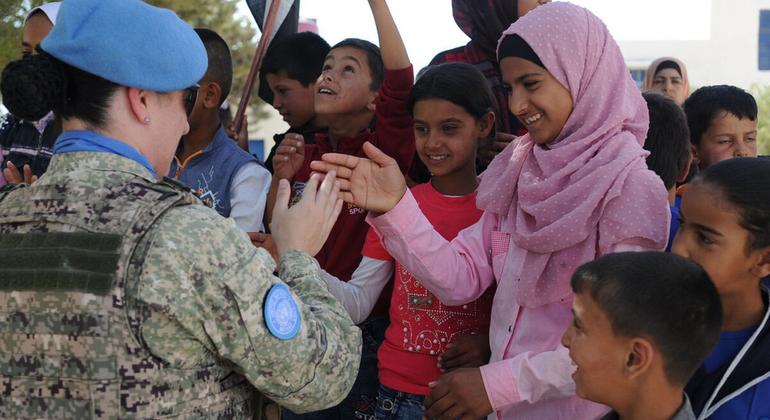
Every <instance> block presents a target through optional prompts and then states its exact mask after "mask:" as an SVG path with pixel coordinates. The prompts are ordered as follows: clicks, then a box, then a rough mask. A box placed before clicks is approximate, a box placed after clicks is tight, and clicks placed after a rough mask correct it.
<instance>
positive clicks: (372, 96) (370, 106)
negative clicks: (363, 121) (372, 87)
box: [366, 91, 380, 112]
mask: <svg viewBox="0 0 770 420" xmlns="http://www.w3.org/2000/svg"><path fill="white" fill-rule="evenodd" d="M369 95H370V96H369V103H367V104H366V110H367V111H370V112H374V111H375V110H376V109H377V104H375V103H374V102H375V101H376V100H377V97H378V96H380V92H379V91H374V92H370V93H369Z"/></svg>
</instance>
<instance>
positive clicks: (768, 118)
mask: <svg viewBox="0 0 770 420" xmlns="http://www.w3.org/2000/svg"><path fill="white" fill-rule="evenodd" d="M751 94H752V95H754V99H756V100H757V107H758V108H759V114H758V115H757V120H758V121H757V149H758V152H759V154H760V155H770V86H768V85H761V86H760V85H756V84H755V85H752V86H751Z"/></svg>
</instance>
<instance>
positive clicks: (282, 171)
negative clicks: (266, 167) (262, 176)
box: [273, 133, 305, 179]
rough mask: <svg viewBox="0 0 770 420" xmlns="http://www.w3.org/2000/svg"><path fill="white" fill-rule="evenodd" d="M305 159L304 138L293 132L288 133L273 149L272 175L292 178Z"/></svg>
mask: <svg viewBox="0 0 770 420" xmlns="http://www.w3.org/2000/svg"><path fill="white" fill-rule="evenodd" d="M304 161H305V139H304V138H303V137H302V136H301V135H299V134H295V133H288V134H286V136H285V137H284V138H283V141H282V142H281V144H279V145H278V148H276V149H275V155H274V156H273V177H274V178H276V179H292V178H294V175H296V174H297V172H298V171H299V170H300V168H302V163H303V162H304Z"/></svg>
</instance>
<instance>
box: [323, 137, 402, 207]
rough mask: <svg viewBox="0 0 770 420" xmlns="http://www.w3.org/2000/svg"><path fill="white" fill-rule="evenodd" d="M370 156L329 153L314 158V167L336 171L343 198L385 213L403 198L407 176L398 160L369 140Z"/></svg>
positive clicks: (329, 171) (327, 171) (365, 147)
mask: <svg viewBox="0 0 770 420" xmlns="http://www.w3.org/2000/svg"><path fill="white" fill-rule="evenodd" d="M364 153H365V154H366V156H367V157H368V158H369V159H366V158H359V157H355V156H350V155H343V154H339V153H326V154H324V155H323V156H322V157H321V159H323V160H322V161H313V162H311V163H310V168H311V169H313V170H314V171H318V172H323V173H331V171H334V172H336V174H337V178H339V180H340V191H341V192H342V199H343V200H345V201H346V202H348V203H351V204H354V205H356V206H358V207H361V208H364V209H366V210H371V211H375V212H379V213H385V212H387V211H389V210H390V209H392V208H393V207H395V206H396V204H398V202H399V201H401V198H402V197H403V196H404V193H405V192H406V180H405V179H404V175H403V174H402V173H401V170H400V169H399V168H398V163H396V161H395V159H393V158H391V157H390V156H388V155H387V154H385V153H383V152H382V150H380V149H378V148H376V147H374V145H372V144H371V143H369V142H366V143H364Z"/></svg>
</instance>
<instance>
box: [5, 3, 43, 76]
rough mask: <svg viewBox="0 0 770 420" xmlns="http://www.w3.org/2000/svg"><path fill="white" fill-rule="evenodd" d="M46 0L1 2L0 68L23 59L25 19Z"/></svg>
mask: <svg viewBox="0 0 770 420" xmlns="http://www.w3.org/2000/svg"><path fill="white" fill-rule="evenodd" d="M43 3H45V1H44V0H21V1H19V0H0V68H5V65H6V64H8V63H9V62H11V61H13V60H16V59H18V58H19V57H21V35H22V26H23V25H24V18H25V17H26V16H27V13H29V11H30V10H32V9H33V8H35V7H37V6H40V5H41V4H43Z"/></svg>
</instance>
